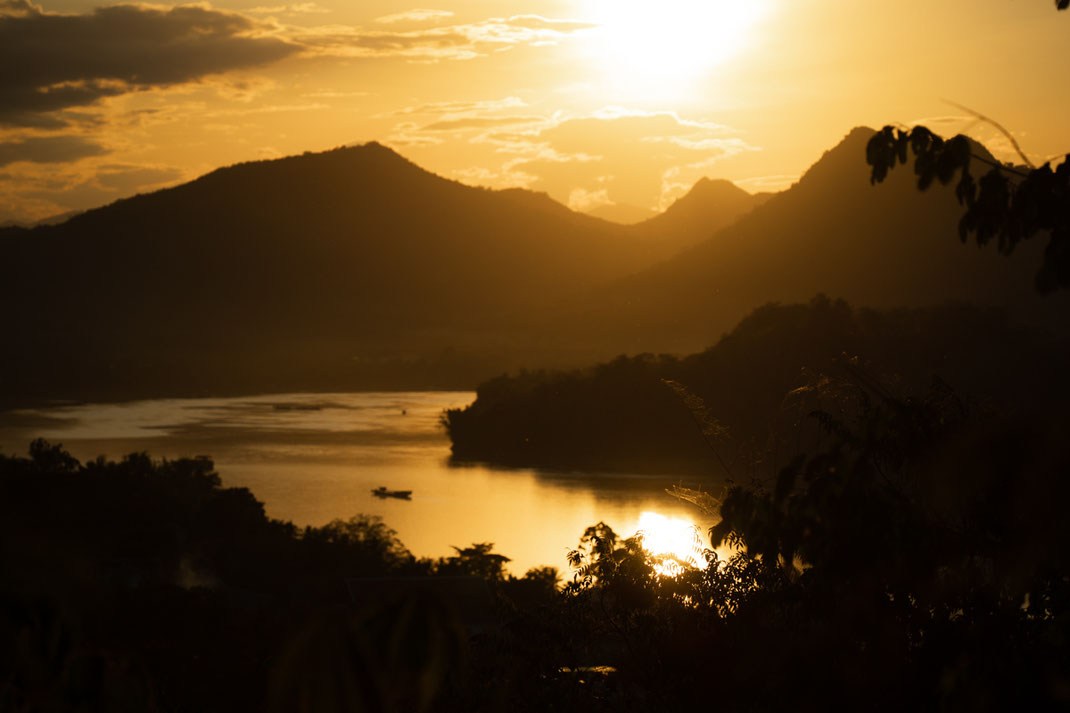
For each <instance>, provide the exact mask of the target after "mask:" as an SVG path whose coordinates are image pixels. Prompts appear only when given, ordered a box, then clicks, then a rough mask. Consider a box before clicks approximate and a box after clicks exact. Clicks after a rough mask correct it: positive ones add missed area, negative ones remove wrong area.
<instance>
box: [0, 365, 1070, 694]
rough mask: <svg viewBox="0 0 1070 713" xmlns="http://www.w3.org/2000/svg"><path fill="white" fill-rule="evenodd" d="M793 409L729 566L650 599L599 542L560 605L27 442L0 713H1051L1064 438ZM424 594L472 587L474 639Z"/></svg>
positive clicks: (637, 577) (206, 489)
mask: <svg viewBox="0 0 1070 713" xmlns="http://www.w3.org/2000/svg"><path fill="white" fill-rule="evenodd" d="M800 398H801V399H803V400H804V401H805V402H806V403H807V404H808V405H809V406H814V407H815V408H812V409H811V411H810V414H811V420H813V421H814V422H815V423H817V424H819V425H820V427H821V430H822V431H823V433H824V439H823V441H822V442H821V445H820V447H819V448H816V449H815V450H814V451H813V452H812V453H811V454H810V455H808V456H805V457H800V458H798V459H796V460H795V461H793V462H792V463H790V464H789V465H788V466H787V467H786V468H782V469H780V470H779V471H776V472H772V473H770V475H771V476H772V477H770V478H768V479H764V480H763V479H755V480H752V481H750V482H748V483H747V484H738V485H736V486H734V487H732V488H731V489H729V490H728V491H727V492H726V493H725V494H724V497H723V498H722V500H721V507H720V514H721V515H722V516H723V519H722V520H721V522H720V524H718V525H717V526H716V527H714V528H713V529H712V531H711V535H712V538H713V540H714V542H715V543H718V542H722V543H723V542H727V543H731V544H733V545H735V546H737V547H738V548H739V549H738V552H737V553H736V554H734V555H732V556H731V557H729V558H728V559H719V558H718V557H717V556H716V555H715V554H714V553H712V552H710V553H709V554H708V555H707V562H708V563H707V566H706V567H705V568H704V569H684V570H683V573H682V574H680V575H679V576H676V577H668V576H661V575H658V574H657V570H656V569H655V566H658V565H662V564H664V562H660V561H658V560H657V558H655V557H654V556H652V555H651V554H649V553H648V552H646V551H645V550H644V549H643V548H642V540H641V539H640V538H639V537H633V538H628V539H623V538H620V537H618V536H617V534H616V533H614V532H613V531H612V530H611V529H610V528H609V527H608V526H606V525H605V524H604V523H599V524H597V525H595V526H592V527H591V528H588V530H587V532H585V533H584V534H583V537H582V539H581V541H580V544H579V547H578V548H577V550H576V551H575V552H574V553H573V555H572V560H573V564H574V566H575V568H576V569H575V575H574V577H573V578H572V579H571V581H569V582H568V583H567V584H566V586H565V587H564V589H563V590H561V589H557V588H556V578H557V577H556V572H554V571H553V570H533V571H531V572H529V573H528V574H527V575H526V576H525V577H523V578H520V579H517V578H514V577H511V576H509V575H508V574H507V573H506V572H505V569H504V567H505V565H506V563H507V562H508V560H507V558H505V557H504V556H502V555H499V554H497V553H494V552H493V550H492V546H491V545H490V544H487V543H477V544H474V545H472V546H471V547H465V548H457V550H456V554H455V555H454V556H452V557H448V558H444V559H442V560H439V561H436V562H432V561H428V560H417V559H415V558H413V557H412V556H411V555H410V554H409V553H408V552H407V551H405V549H404V548H403V547H402V546H401V544H400V543H399V542H398V541H397V539H396V538H395V537H394V535H393V533H392V532H391V531H390V530H389V529H388V528H386V527H385V526H384V525H383V524H382V523H381V522H379V521H377V520H375V519H371V518H364V517H358V518H354V519H352V520H349V521H338V522H335V523H332V524H330V525H328V526H326V527H323V528H306V529H303V530H302V529H298V528H295V527H293V526H292V525H288V524H284V523H279V522H272V521H270V520H268V519H267V518H266V517H265V516H264V513H263V510H262V507H261V506H260V504H259V503H258V502H256V500H255V499H253V497H252V496H251V495H250V494H249V493H248V492H247V491H245V490H241V489H223V488H221V487H220V483H219V479H218V477H217V476H216V475H215V473H214V472H213V471H212V466H211V463H210V462H209V461H207V460H204V459H200V460H181V461H175V462H162V463H158V462H153V461H150V460H149V459H148V458H146V457H145V456H143V455H134V456H130V457H128V458H126V459H124V460H123V461H121V462H118V463H106V462H103V461H95V462H92V463H89V464H87V465H84V466H83V465H80V464H79V463H77V462H76V461H75V460H74V459H72V458H71V457H70V456H69V455H67V454H66V453H64V452H63V451H62V450H61V449H59V448H57V447H51V446H49V445H48V444H45V443H43V442H40V441H38V442H35V443H34V444H33V446H32V448H31V453H30V458H3V459H0V527H2V538H0V543H2V547H3V550H2V552H0V554H2V557H3V563H4V567H3V569H2V572H3V580H2V582H0V584H2V586H0V591H2V592H3V608H2V611H0V613H2V616H0V626H2V627H3V630H4V631H3V634H4V635H3V636H2V637H0V641H2V642H3V645H2V648H0V707H2V709H3V710H32V711H38V710H41V711H44V710H49V711H52V710H56V711H75V710H167V711H170V710H198V711H200V710H209V711H210V710H249V709H253V710H278V711H302V710H306V711H343V710H365V711H462V710H463V711H479V710H488V711H496V710H509V711H548V710H558V711H677V710H687V711H690V710H694V709H695V706H697V705H708V704H709V702H710V700H711V697H712V698H715V699H716V701H717V706H718V708H719V709H722V710H732V711H768V710H781V709H786V708H790V709H792V710H797V711H810V710H815V711H816V710H833V709H842V710H847V709H850V710H874V711H884V710H887V711H893V710H894V711H899V710H934V711H935V710H949V711H985V710H1008V709H1017V710H1065V709H1066V708H1067V707H1068V706H1070V674H1068V671H1070V653H1068V649H1067V645H1066V644H1067V641H1068V637H1070V554H1068V553H1067V551H1066V549H1065V543H1066V542H1068V541H1070V524H1068V521H1067V520H1066V519H1065V518H1064V517H1062V510H1063V508H1064V507H1065V503H1066V502H1067V500H1068V498H1070V481H1067V480H1066V477H1065V475H1066V473H1068V472H1070V456H1068V452H1067V450H1066V448H1065V447H1064V444H1063V442H1062V441H1063V438H1064V437H1065V433H1066V432H1067V431H1066V426H1067V424H1066V421H1065V418H1063V419H1061V420H1058V419H1057V420H1054V421H1053V420H1039V421H1032V420H1028V419H1023V418H1008V417H1005V416H999V415H985V414H976V413H973V412H971V409H970V407H969V406H968V405H967V404H966V403H965V402H963V401H962V400H961V399H959V398H958V397H957V396H956V395H955V394H954V393H952V392H950V391H949V390H948V389H946V388H944V387H942V386H940V385H937V386H935V387H934V388H933V389H931V390H930V391H929V392H928V393H926V394H924V395H922V396H919V397H902V396H898V395H895V393H894V392H893V391H891V390H889V389H887V388H885V387H884V386H882V385H881V384H880V383H879V382H878V381H876V380H873V379H863V378H849V379H841V380H836V379H825V380H822V381H820V382H818V383H816V384H815V385H814V386H813V387H812V388H811V389H810V390H808V391H807V392H806V393H804V394H803V395H801V396H800ZM818 407H819V408H818ZM722 551H724V550H722ZM459 576H460V579H458V577H459ZM465 576H468V577H469V578H467V579H466V578H465ZM353 577H357V578H360V579H357V580H352V579H350V580H349V583H350V584H352V583H353V582H354V581H356V582H357V584H356V587H357V589H356V590H354V589H352V587H351V589H350V593H352V592H353V591H357V592H358V594H359V593H360V592H364V593H366V594H367V593H371V594H372V595H374V594H375V592H379V595H376V596H368V597H364V598H361V597H359V596H358V597H356V598H352V597H349V596H347V595H346V587H345V583H346V581H347V578H353ZM434 581H438V582H440V583H443V584H445V585H450V586H453V585H454V584H456V583H458V582H461V583H468V584H470V583H472V582H477V583H478V582H482V583H483V584H482V585H480V586H482V587H484V588H485V589H483V590H480V591H485V592H489V593H490V596H489V597H488V598H487V599H486V600H485V602H486V603H485V608H484V611H482V612H481V613H480V612H477V614H480V616H481V617H482V619H479V617H477V619H479V621H478V622H477V623H475V624H474V623H473V619H472V618H471V617H469V616H467V615H466V614H465V613H464V612H463V611H461V610H460V609H459V608H458V607H457V606H456V601H451V600H450V598H449V597H443V596H441V593H442V591H443V587H441V586H439V587H435V586H426V585H427V583H428V582H434ZM397 583H401V584H402V585H404V586H402V587H401V588H400V589H395V591H394V592H393V594H387V595H384V594H383V592H384V591H385V590H384V589H383V588H382V586H381V585H383V584H388V585H390V586H394V585H396V584H397ZM466 586H467V584H466ZM477 599H478V597H477Z"/></svg>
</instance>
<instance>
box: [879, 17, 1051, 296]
mask: <svg viewBox="0 0 1070 713" xmlns="http://www.w3.org/2000/svg"><path fill="white" fill-rule="evenodd" d="M1064 5H1065V3H1062V2H1060V9H1064ZM911 152H912V153H913V155H914V173H915V174H917V176H918V188H919V189H920V190H923V191H924V190H926V189H927V188H928V187H929V186H931V185H932V184H933V182H934V181H939V182H940V183H942V184H945V185H946V184H948V183H950V182H951V181H952V180H954V178H955V176H956V174H957V175H958V176H959V180H958V184H957V185H956V187H955V195H956V196H957V197H958V201H959V203H960V204H962V205H964V206H965V207H966V212H965V214H964V215H963V216H962V220H961V221H960V222H959V236H960V237H961V238H962V240H963V242H965V241H966V240H967V238H968V237H969V236H970V235H973V236H975V237H976V240H977V244H978V245H985V244H987V243H988V242H990V241H991V240H993V239H995V240H996V245H997V248H998V249H999V251H1000V252H1001V253H1004V254H1007V255H1009V254H1010V253H1011V252H1012V251H1013V250H1014V249H1015V247H1016V246H1017V245H1018V244H1019V243H1020V242H1021V241H1023V240H1028V239H1030V238H1032V237H1034V236H1035V235H1037V234H1038V233H1041V234H1043V233H1047V235H1048V245H1047V247H1046V248H1045V251H1044V261H1043V264H1042V265H1041V267H1040V270H1039V271H1038V272H1037V275H1036V287H1037V290H1038V291H1040V292H1041V293H1043V294H1046V293H1049V292H1052V291H1053V290H1056V289H1059V288H1066V287H1070V155H1068V156H1067V157H1066V160H1064V161H1063V162H1062V163H1061V164H1059V166H1058V167H1057V168H1055V169H1052V167H1051V164H1050V162H1049V163H1045V164H1044V165H1043V166H1041V167H1039V168H1032V167H1028V168H1021V167H1015V166H1011V165H1004V164H1001V163H999V162H998V161H992V160H990V159H988V158H986V157H984V156H980V155H978V154H977V152H976V151H974V150H973V147H972V144H971V142H970V140H969V139H968V138H966V137H965V136H963V135H961V134H960V135H958V136H955V137H954V138H952V139H949V140H944V139H943V138H941V137H939V136H937V135H936V134H934V133H933V132H931V131H930V130H929V129H927V128H925V127H924V126H915V127H914V128H913V129H911V130H910V131H903V130H901V129H896V128H895V127H892V126H886V127H884V129H882V130H881V131H880V132H879V133H877V134H876V135H875V136H873V138H871V139H870V140H869V143H868V145H867V146H866V161H867V162H868V163H869V164H870V165H871V166H872V167H873V170H872V174H871V179H870V180H871V182H873V183H879V182H881V181H883V180H884V179H885V177H887V175H888V172H889V171H890V170H891V169H893V168H894V167H895V166H896V165H897V164H900V163H903V164H905V163H907V161H908V158H909V154H910V153H911ZM974 163H979V164H982V165H984V166H987V167H988V170H987V172H986V173H984V175H982V176H981V177H980V178H979V179H977V180H975V179H974V176H973V173H971V166H972V164H974Z"/></svg>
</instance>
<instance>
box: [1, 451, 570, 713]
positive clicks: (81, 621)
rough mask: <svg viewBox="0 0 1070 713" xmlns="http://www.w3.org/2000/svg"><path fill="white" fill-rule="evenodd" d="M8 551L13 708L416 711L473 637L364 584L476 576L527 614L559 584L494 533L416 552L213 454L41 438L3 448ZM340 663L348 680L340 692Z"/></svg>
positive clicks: (4, 601) (371, 521)
mask: <svg viewBox="0 0 1070 713" xmlns="http://www.w3.org/2000/svg"><path fill="white" fill-rule="evenodd" d="M0 558H2V565H3V566H2V567H0V710H5V711H8V710H13V711H75V710H77V711H85V710H100V711H122V710H130V711H151V710H160V711H216V710H218V711H235V710H279V711H283V710H287V711H292V710H407V709H408V708H407V707H406V706H405V705H401V704H402V703H403V701H401V699H402V698H404V697H405V695H406V694H405V690H406V688H407V687H408V686H410V685H412V686H416V687H417V688H418V687H419V686H430V685H432V684H433V685H434V687H435V688H436V690H437V688H438V687H448V685H447V683H448V682H446V681H445V678H444V676H445V674H446V673H451V675H452V672H450V671H448V670H447V669H448V664H449V661H445V660H443V658H442V657H443V656H446V655H447V654H449V653H450V651H449V649H450V648H451V647H452V648H454V649H461V648H465V647H466V646H467V643H466V640H465V637H464V633H463V631H461V630H460V629H458V627H459V626H460V623H459V620H458V619H457V617H456V616H454V615H453V614H451V613H450V611H449V610H448V609H442V611H438V610H436V609H434V607H430V608H429V607H428V606H427V602H426V601H424V600H423V599H420V597H421V596H422V595H421V592H420V591H419V590H417V591H415V592H409V591H405V592H404V594H405V596H404V597H383V596H379V597H376V598H373V600H371V601H363V600H362V599H361V597H360V595H361V591H362V589H365V588H367V587H370V586H372V585H370V584H367V582H368V581H371V582H374V581H376V580H377V579H385V580H386V581H391V580H398V581H408V580H413V579H414V580H416V581H422V580H427V579H428V578H434V579H439V578H450V577H454V578H456V577H458V576H461V577H479V578H483V579H485V580H486V581H487V582H488V583H489V585H490V586H491V587H492V591H493V592H495V593H496V594H497V595H498V596H499V598H500V606H502V607H503V608H509V607H512V608H514V609H515V608H516V607H517V606H519V605H521V604H524V605H528V606H530V605H531V604H530V603H531V602H535V601H538V600H540V599H541V600H549V599H551V598H552V597H553V593H554V587H555V584H556V581H557V579H558V575H557V572H556V570H554V569H553V568H544V569H536V570H532V571H530V572H529V573H528V574H527V575H526V576H524V577H522V578H516V577H512V576H508V575H507V574H506V572H505V564H506V563H507V562H508V558H507V557H504V556H502V555H499V554H496V553H494V552H493V551H492V550H491V546H490V545H489V544H485V543H484V544H475V545H473V546H471V547H467V548H460V549H458V550H457V554H456V555H455V556H453V557H446V558H441V559H438V560H431V559H417V558H415V557H414V556H413V555H412V554H410V553H409V552H408V551H407V550H406V549H405V548H404V546H403V545H402V543H401V542H399V541H398V539H397V537H396V536H395V533H394V532H393V531H392V530H390V529H389V528H388V527H387V526H386V525H385V524H384V523H382V522H381V521H380V520H379V519H377V518H374V517H370V516H356V517H353V518H351V519H349V520H345V521H342V520H339V521H335V522H332V523H330V524H328V525H325V526H323V527H305V528H298V527H295V526H294V525H292V524H290V523H284V522H279V521H273V520H270V519H268V518H267V517H266V516H265V514H264V508H263V505H262V504H261V503H260V502H258V501H257V500H256V499H255V498H254V497H253V495H252V494H251V493H250V492H249V491H248V490H246V489H244V488H223V487H221V484H220V479H219V476H218V475H217V474H216V473H215V472H214V470H213V464H212V462H211V461H210V460H208V459H206V458H198V459H183V460H177V461H162V462H156V461H153V460H151V459H150V458H149V457H148V456H146V455H145V454H133V455H130V456H127V457H126V458H124V459H122V460H121V461H118V462H106V461H105V460H104V459H102V458H101V459H98V460H95V461H92V462H89V463H86V464H84V465H83V464H81V463H79V462H78V461H77V460H76V459H74V458H73V457H71V456H70V455H68V454H67V453H66V452H64V451H63V450H62V449H61V448H60V447H58V446H51V445H49V444H47V443H45V442H43V441H36V442H34V443H33V444H32V445H31V448H30V454H29V458H15V457H5V456H0ZM348 578H356V579H355V580H354V581H356V582H357V583H356V584H354V585H353V593H352V595H351V594H350V593H349V592H347V586H346V580H347V579H348ZM369 578H370V579H369ZM479 593H480V592H479V591H478V590H477V592H476V594H477V595H478V594H479ZM427 597H431V599H429V600H428V601H431V602H433V601H434V598H433V596H432V595H426V596H425V599H426V598H427ZM477 599H478V598H477ZM487 599H488V601H489V595H488V597H487ZM354 602H358V603H359V604H360V606H357V605H356V604H354ZM477 603H482V601H481V600H480V601H477ZM414 605H418V606H417V608H418V610H419V611H418V612H417V613H416V616H417V619H418V620H417V621H415V622H413V621H409V620H408V619H406V617H407V616H410V615H412V614H413V612H411V611H409V610H408V609H406V607H411V606H414ZM439 606H440V607H441V606H442V604H441V602H439ZM390 607H395V608H397V607H400V609H396V610H395V609H390ZM377 627H378V628H377ZM383 627H385V629H384V628H383ZM349 634H353V636H354V637H356V638H355V639H353V640H347V639H346V636H348V635H349ZM396 637H401V638H402V639H403V641H402V644H401V646H402V650H401V651H400V652H398V651H394V650H393V649H390V647H396V646H398V645H399V644H398V640H397V638H396ZM436 637H437V638H436ZM332 647H335V648H332ZM337 647H342V650H339V649H338V648H337ZM434 647H438V648H434ZM425 649H428V650H425ZM440 649H441V650H440ZM335 656H338V657H340V659H339V660H335V661H331V660H330V659H331V658H332V657H335ZM347 656H348V658H346V657H347ZM421 656H424V657H428V662H427V666H435V667H439V668H440V669H441V671H439V673H440V674H441V675H438V676H437V677H436V676H435V675H431V674H429V673H428V671H427V670H425V668H422V666H423V664H424V663H425V662H424V661H423V660H422V659H420V658H419V657H421ZM306 657H309V658H310V659H311V660H306ZM405 657H409V658H413V657H415V658H416V659H417V660H416V661H415V662H413V661H410V660H408V659H405ZM317 662H318V663H323V664H324V666H325V667H328V668H329V667H333V668H329V670H328V669H325V670H315V666H316V665H317ZM347 666H348V667H351V669H349V670H347V669H346V667H347ZM335 674H341V675H343V676H349V677H350V679H349V680H345V681H344V682H343V683H342V684H339V685H340V686H341V687H340V688H329V686H330V685H331V684H330V681H329V678H330V676H332V675H335ZM408 674H411V675H408ZM421 676H425V677H426V676H430V679H428V681H424V679H422V678H420V677H421ZM449 685H452V684H449ZM322 686H327V687H328V690H320V689H319V688H317V687H322ZM306 688H309V690H307V691H306V690H305V689H306ZM343 689H345V690H343ZM429 690H430V689H429ZM454 693H455V694H457V695H456V696H455V697H454V698H453V699H452V700H454V702H455V704H456V706H455V707H454V708H453V709H455V710H465V709H466V707H465V705H464V701H465V700H466V699H465V698H464V696H460V693H459V692H458V691H454ZM269 694H270V695H269ZM466 695H467V694H466ZM309 696H311V697H312V698H311V699H308V697H309ZM338 696H342V698H341V699H339V698H337V697H338ZM391 696H395V697H396V698H397V699H398V700H393V699H390V697H391ZM457 696H460V697H457ZM384 697H385V698H384ZM302 698H305V699H306V700H305V701H304V703H303V704H301V705H297V703H298V701H299V700H301V699H302ZM380 699H382V700H380ZM387 699H390V700H387ZM309 700H319V701H320V704H321V705H322V706H324V707H319V706H317V705H312V704H311V703H309ZM354 701H355V702H357V705H356V707H345V706H348V705H350V704H351V703H353V702H354ZM376 701H378V702H376ZM269 704H270V705H269ZM396 704H397V705H399V706H400V707H399V708H395V705H396ZM302 705H303V706H306V707H302ZM309 705H312V707H307V706H309ZM339 706H341V707H339ZM377 706H378V707H377Z"/></svg>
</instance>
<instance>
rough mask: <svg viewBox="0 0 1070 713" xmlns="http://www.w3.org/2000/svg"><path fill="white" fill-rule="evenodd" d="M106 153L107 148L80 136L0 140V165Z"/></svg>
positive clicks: (67, 158) (74, 159)
mask: <svg viewBox="0 0 1070 713" xmlns="http://www.w3.org/2000/svg"><path fill="white" fill-rule="evenodd" d="M106 153H108V149H106V148H105V147H103V146H101V145H100V144H98V143H96V142H94V141H91V140H89V139H86V138H84V137H81V136H31V137H28V138H24V139H15V140H13V141H4V142H0V166H6V165H8V164H11V163H17V162H19V161H26V162H30V163H65V162H69V161H77V160H78V159H82V158H88V157H90V156H102V155H104V154H106Z"/></svg>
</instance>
